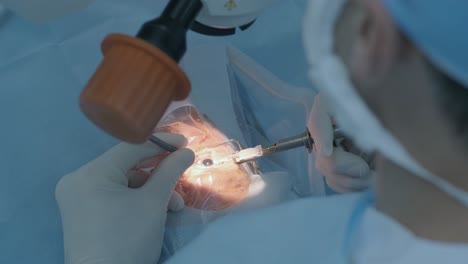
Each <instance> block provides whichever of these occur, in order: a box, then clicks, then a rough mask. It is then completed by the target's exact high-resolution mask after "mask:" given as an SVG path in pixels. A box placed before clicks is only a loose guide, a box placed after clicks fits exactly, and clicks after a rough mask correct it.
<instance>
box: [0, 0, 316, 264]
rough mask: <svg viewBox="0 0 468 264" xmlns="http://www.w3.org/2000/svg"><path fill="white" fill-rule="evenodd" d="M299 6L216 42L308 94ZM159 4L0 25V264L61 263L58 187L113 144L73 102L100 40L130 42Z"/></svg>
mask: <svg viewBox="0 0 468 264" xmlns="http://www.w3.org/2000/svg"><path fill="white" fill-rule="evenodd" d="M305 2H306V1H305V0H278V1H276V4H275V5H274V6H273V7H272V8H270V9H268V10H266V12H265V14H264V15H263V16H261V17H260V18H259V19H258V20H257V22H256V23H255V24H254V25H253V26H252V28H250V29H249V30H248V31H245V32H243V33H242V34H239V35H236V36H233V37H227V38H222V39H223V40H225V41H226V40H227V41H229V42H230V43H232V44H233V45H235V46H236V47H238V48H240V49H241V50H242V51H244V52H245V53H247V54H248V55H249V56H252V57H253V58H254V59H255V60H257V61H258V62H259V63H260V64H262V65H264V66H265V67H266V68H268V69H269V70H270V71H272V73H273V74H275V75H277V76H279V77H280V78H281V79H283V80H285V81H287V82H291V83H293V84H296V85H300V86H305V85H306V83H307V77H306V74H305V69H306V62H305V59H304V57H305V56H304V55H303V49H302V39H301V28H302V16H303V10H304V5H305ZM164 4H165V1H154V0H135V1H133V0H132V1H129V0H99V1H96V2H95V3H94V4H93V5H92V6H90V7H89V8H87V9H86V10H84V11H82V12H79V13H77V14H74V15H71V16H69V17H67V18H64V19H61V20H59V21H56V22H53V23H50V24H47V25H33V24H31V23H29V22H27V21H24V20H22V19H20V18H18V17H15V16H12V15H11V16H9V17H8V18H7V19H6V20H4V21H3V20H2V21H1V22H0V23H1V24H0V83H1V85H0V120H1V121H2V130H1V132H0V137H1V150H0V168H1V170H2V173H1V174H0V180H1V182H2V184H0V249H1V250H0V251H1V253H0V263H18V264H21V263H39V264H40V263H48V264H54V263H63V253H62V252H63V245H62V232H61V224H60V216H59V212H58V209H57V206H56V204H55V199H54V188H55V185H56V183H57V181H58V180H59V179H60V177H61V176H62V175H64V174H66V173H68V172H70V171H72V170H75V169H77V168H78V167H80V166H81V165H83V164H84V163H86V162H87V161H89V160H91V159H93V158H95V157H96V156H98V155H100V154H101V153H103V152H104V151H105V150H107V149H108V148H109V147H111V146H112V145H113V144H115V143H116V140H114V139H112V138H111V137H109V136H107V135H106V134H104V133H102V132H101V131H100V130H98V129H97V128H95V127H94V126H93V125H92V124H91V123H90V122H88V121H87V120H86V118H85V117H84V116H83V115H82V114H81V113H80V111H79V109H78V95H79V93H80V91H81V89H82V88H83V87H84V85H85V83H86V81H87V80H88V79H89V77H90V76H91V74H92V72H93V71H94V69H95V68H96V66H97V65H98V63H99V61H100V59H101V53H100V42H101V41H102V39H103V38H104V36H105V35H107V34H109V33H113V32H119V33H127V34H134V33H135V32H137V30H138V28H139V27H140V25H141V24H142V23H143V22H144V21H146V20H148V19H150V18H152V17H154V16H156V15H158V14H159V13H160V12H161V10H162V8H163V6H164ZM188 39H189V45H188V48H189V49H190V47H191V46H194V45H197V44H200V43H203V42H211V41H217V40H218V39H217V38H212V37H205V36H201V35H197V34H195V33H191V34H190V35H189V38H188ZM207 56H209V54H207ZM201 63H203V62H201ZM208 114H209V113H208Z"/></svg>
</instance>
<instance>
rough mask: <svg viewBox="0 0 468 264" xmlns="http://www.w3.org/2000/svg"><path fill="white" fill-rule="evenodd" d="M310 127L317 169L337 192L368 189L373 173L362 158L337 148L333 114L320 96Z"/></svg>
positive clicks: (310, 120)
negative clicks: (334, 142)
mask: <svg viewBox="0 0 468 264" xmlns="http://www.w3.org/2000/svg"><path fill="white" fill-rule="evenodd" d="M308 128H309V131H310V134H311V136H312V138H313V139H314V141H315V143H314V151H315V154H316V161H315V166H316V167H317V169H318V171H320V173H322V174H323V175H324V176H325V179H326V181H327V184H328V185H329V186H330V188H332V189H333V190H334V191H336V192H340V193H345V192H356V191H362V190H365V189H366V188H367V187H369V185H370V184H371V180H372V178H373V171H371V170H370V168H369V165H368V164H367V162H366V161H365V160H364V159H362V158H361V157H359V156H357V155H355V154H353V153H350V152H346V151H344V150H343V149H341V148H336V147H335V148H334V147H333V141H334V138H333V114H332V112H331V111H330V109H329V106H328V104H327V103H326V100H325V98H323V97H322V96H321V95H320V94H319V95H317V96H316V97H315V101H314V105H313V107H312V111H311V113H310V115H309V121H308Z"/></svg>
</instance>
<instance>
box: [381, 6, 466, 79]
mask: <svg viewBox="0 0 468 264" xmlns="http://www.w3.org/2000/svg"><path fill="white" fill-rule="evenodd" d="M383 2H384V4H385V6H386V8H387V9H388V11H389V13H390V14H391V16H392V17H393V19H394V20H395V22H396V23H397V24H398V25H399V27H400V28H401V30H402V31H403V32H404V33H405V34H406V35H407V36H408V37H409V38H410V39H411V40H412V41H413V42H414V43H415V44H416V45H417V46H418V47H419V48H420V49H421V50H422V51H423V52H424V53H425V55H426V56H427V58H428V59H429V60H431V61H432V63H433V64H434V65H435V66H436V67H437V68H439V69H440V70H441V71H443V72H445V73H446V74H447V75H448V76H451V77H452V78H453V79H455V80H457V81H458V82H460V83H462V84H464V85H465V86H466V87H468V52H467V51H466V47H468V34H467V33H466V26H467V25H468V12H467V10H468V2H467V1H462V0H444V1H440V0H383Z"/></svg>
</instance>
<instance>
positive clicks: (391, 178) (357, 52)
mask: <svg viewBox="0 0 468 264" xmlns="http://www.w3.org/2000/svg"><path fill="white" fill-rule="evenodd" d="M466 10H468V3H467V2H466V1H461V0H445V1H440V0H412V1H410V0H310V1H309V7H308V9H307V12H306V13H307V14H306V19H305V25H304V38H305V48H306V51H307V56H308V60H309V63H310V69H309V74H310V77H311V81H312V83H313V84H314V87H317V89H319V90H320V93H319V95H318V96H317V97H316V99H315V103H314V109H313V111H312V113H311V115H310V124H309V127H310V130H311V131H312V134H313V136H314V139H315V140H316V146H315V153H316V155H317V165H318V166H317V167H318V168H319V169H320V170H321V171H322V172H323V173H324V175H325V176H326V177H327V181H328V182H329V183H330V185H332V186H335V189H337V190H342V191H352V190H362V189H365V188H367V187H368V185H369V183H370V182H373V183H372V185H371V191H368V192H365V193H355V194H348V195H338V196H333V197H325V198H310V199H302V200H297V201H294V202H291V203H288V204H284V205H282V206H278V207H273V208H268V209H264V210H259V211H255V212H251V213H248V214H244V215H236V216H230V217H226V218H224V219H222V220H220V221H217V222H215V223H214V224H212V225H211V226H210V227H208V228H207V230H206V231H205V232H204V233H203V234H202V235H200V237H198V238H197V239H196V240H195V241H194V242H193V243H191V244H190V245H189V246H187V247H186V248H185V249H184V250H182V251H181V252H180V253H179V254H177V255H176V256H175V257H174V258H173V259H171V260H170V261H169V263H204V264H206V263H330V264H331V263H373V264H374V263H412V264H413V263H451V264H456V263H466V262H467V260H468V228H467V223H468V175H467V174H468V162H467V160H468V52H467V51H466V47H468V35H467V34H466V32H465V31H466V30H465V29H466V26H468V15H467V13H466ZM335 124H336V125H339V126H340V127H342V128H343V129H344V130H345V131H346V132H347V134H348V135H349V137H350V138H351V139H353V140H354V142H355V144H356V145H357V146H358V147H360V148H361V149H362V150H364V151H366V152H369V153H376V159H377V162H376V171H375V176H374V173H373V172H372V171H371V170H370V169H369V166H368V165H367V164H366V163H365V162H364V161H363V160H361V159H360V158H358V157H357V156H354V155H353V154H350V153H348V152H346V151H344V150H342V149H339V148H334V147H333V142H332V141H333V140H332V131H333V126H334V125H335ZM160 136H161V137H162V138H163V139H164V140H166V141H168V142H170V143H172V144H174V145H177V146H179V147H180V148H181V150H179V151H177V152H175V153H173V154H172V155H170V156H169V157H168V158H166V159H165V160H164V161H163V162H162V163H161V165H160V166H159V167H158V168H157V169H156V170H155V171H154V173H153V175H152V176H151V178H150V179H149V180H148V182H147V183H146V184H145V185H144V186H143V187H142V188H140V189H129V188H127V178H126V177H125V172H126V171H127V170H128V169H129V168H130V167H132V166H133V165H134V164H135V163H136V162H138V161H139V160H141V159H143V158H145V157H148V156H151V155H154V154H155V153H158V152H159V151H161V150H160V149H157V148H156V147H154V146H152V145H150V144H145V145H141V146H134V145H128V144H120V145H118V146H116V147H114V148H113V149H111V150H110V151H109V152H107V153H105V154H104V155H102V156H101V157H99V158H97V159H96V160H94V161H92V162H90V163H89V164H87V165H85V166H83V167H82V168H81V169H79V170H78V171H75V172H73V173H70V174H69V175H66V176H64V177H63V179H62V180H61V181H60V182H59V184H58V185H57V189H56V198H57V201H58V204H59V207H60V210H61V215H62V222H63V231H64V243H65V263H67V264H91V263H93V264H94V263H117V264H119V263H122V264H123V263H138V264H140V263H141V264H146V263H155V262H157V260H158V258H159V254H160V250H161V245H162V237H163V232H164V222H165V218H166V210H167V206H168V203H169V201H170V200H171V193H172V190H173V189H174V185H175V183H176V181H177V180H178V177H180V175H181V174H182V173H183V172H184V171H185V170H186V169H187V168H188V167H189V166H190V165H191V164H192V162H193V159H194V155H193V153H192V152H191V151H189V150H186V149H183V146H184V144H185V140H184V138H182V137H180V136H178V135H169V134H162V135H160Z"/></svg>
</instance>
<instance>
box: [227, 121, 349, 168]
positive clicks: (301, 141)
mask: <svg viewBox="0 0 468 264" xmlns="http://www.w3.org/2000/svg"><path fill="white" fill-rule="evenodd" d="M333 134H334V139H335V142H336V141H337V140H340V139H344V134H343V132H342V130H341V129H335V130H334V133H333ZM313 145H314V139H313V138H312V136H311V135H310V132H309V130H307V131H306V132H304V133H301V134H299V135H296V136H293V137H288V138H285V139H281V140H278V141H277V142H276V143H275V144H273V145H271V146H268V147H265V148H264V147H261V146H257V147H254V148H248V149H244V150H241V151H239V152H238V153H236V155H235V156H234V160H235V162H236V163H244V162H248V161H251V160H255V159H257V158H260V157H262V156H264V155H271V154H274V153H278V152H282V151H287V150H291V149H295V148H299V147H305V148H306V149H307V151H308V152H311V151H312V149H313Z"/></svg>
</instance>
